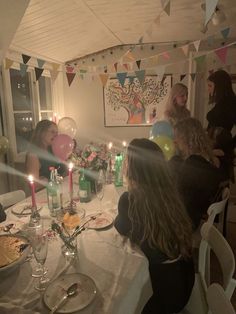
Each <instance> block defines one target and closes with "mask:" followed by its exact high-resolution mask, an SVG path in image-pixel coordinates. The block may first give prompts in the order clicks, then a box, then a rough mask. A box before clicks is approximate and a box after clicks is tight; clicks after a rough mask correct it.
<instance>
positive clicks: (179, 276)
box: [115, 139, 194, 314]
mask: <svg viewBox="0 0 236 314" xmlns="http://www.w3.org/2000/svg"><path fill="white" fill-rule="evenodd" d="M127 180H128V192H125V193H124V194H122V195H121V197H120V200H119V204H118V216H117V217H116V219H115V227H116V229H117V230H118V232H119V233H120V234H122V235H125V236H128V237H129V238H130V239H131V241H133V242H134V243H136V244H137V245H139V246H140V248H141V249H142V251H143V253H144V254H145V255H146V257H147V258H148V260H149V271H150V277H151V281H152V287H153V296H152V297H151V298H150V300H149V301H148V303H147V304H146V306H145V307H144V309H143V312H142V313H148V314H151V313H155V314H157V313H160V314H169V313H177V312H179V311H181V309H182V308H183V307H184V306H185V304H186V303H187V302H188V299H189V296H190V294H191V290H192V287H193V283H194V268H193V263H192V258H191V231H192V230H191V222H190V219H189V217H188V215H187V213H186V211H185V208H184V206H183V204H182V203H181V201H180V199H179V196H178V193H177V191H176V190H175V188H174V186H173V184H172V179H171V177H170V175H169V170H168V165H167V163H166V162H165V159H164V156H163V153H162V151H161V149H160V148H159V146H157V144H155V143H154V142H152V141H150V140H148V139H134V140H132V141H131V143H130V144H129V146H128V150H127Z"/></svg>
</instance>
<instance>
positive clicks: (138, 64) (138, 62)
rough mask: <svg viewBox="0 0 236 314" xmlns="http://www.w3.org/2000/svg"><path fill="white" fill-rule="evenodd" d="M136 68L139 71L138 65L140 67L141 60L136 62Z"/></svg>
mask: <svg viewBox="0 0 236 314" xmlns="http://www.w3.org/2000/svg"><path fill="white" fill-rule="evenodd" d="M136 64H137V67H138V68H139V69H140V65H141V60H137V61H136Z"/></svg>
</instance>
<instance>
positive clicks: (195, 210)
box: [170, 118, 223, 229]
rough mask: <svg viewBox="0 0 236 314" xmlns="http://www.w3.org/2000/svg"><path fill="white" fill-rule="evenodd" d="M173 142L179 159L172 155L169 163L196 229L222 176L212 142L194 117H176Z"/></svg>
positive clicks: (212, 199) (211, 200) (213, 196)
mask: <svg viewBox="0 0 236 314" xmlns="http://www.w3.org/2000/svg"><path fill="white" fill-rule="evenodd" d="M174 142H175V145H176V148H177V150H178V151H179V154H180V156H181V158H182V159H181V160H180V159H179V160H178V159H176V158H172V160H171V161H170V165H171V166H172V169H173V171H174V172H175V174H176V182H177V186H178V190H179V192H180V195H181V196H182V199H183V202H184V204H185V207H186V209H187V211H188V213H189V215H190V218H191V219H192V223H193V228H194V229H196V228H197V227H198V226H199V224H200V221H201V218H202V216H203V215H204V214H206V212H207V209H208V207H209V205H210V204H211V203H212V202H213V201H214V200H215V197H216V195H217V192H218V189H219V185H220V182H221V181H223V176H222V174H221V171H220V169H218V168H217V167H216V166H215V162H214V161H215V157H214V155H213V152H212V148H211V143H210V141H209V139H208V136H207V134H206V132H205V131H204V129H203V127H202V125H201V123H200V121H198V120H197V119H194V118H187V119H184V120H181V121H179V122H178V123H177V124H176V125H175V127H174Z"/></svg>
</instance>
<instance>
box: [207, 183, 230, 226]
mask: <svg viewBox="0 0 236 314" xmlns="http://www.w3.org/2000/svg"><path fill="white" fill-rule="evenodd" d="M229 195H230V190H229V188H228V187H225V188H224V189H223V191H222V200H221V201H219V202H216V203H213V204H211V205H210V206H209V208H208V210H207V214H208V219H207V222H208V223H210V224H211V225H213V223H214V220H215V217H216V215H218V214H219V215H220V216H219V229H220V231H221V232H222V229H223V220H224V210H225V207H226V204H227V202H228V200H229Z"/></svg>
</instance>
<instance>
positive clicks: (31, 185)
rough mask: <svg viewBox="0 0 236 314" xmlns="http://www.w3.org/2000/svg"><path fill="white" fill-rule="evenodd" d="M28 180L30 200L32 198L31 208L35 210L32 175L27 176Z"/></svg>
mask: <svg viewBox="0 0 236 314" xmlns="http://www.w3.org/2000/svg"><path fill="white" fill-rule="evenodd" d="M28 180H29V183H30V187H31V198H32V208H36V207H37V205H36V199H35V185H34V177H33V176H32V175H29V176H28Z"/></svg>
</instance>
